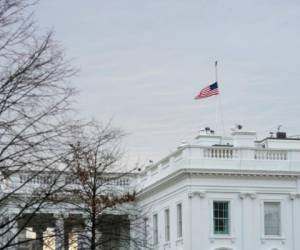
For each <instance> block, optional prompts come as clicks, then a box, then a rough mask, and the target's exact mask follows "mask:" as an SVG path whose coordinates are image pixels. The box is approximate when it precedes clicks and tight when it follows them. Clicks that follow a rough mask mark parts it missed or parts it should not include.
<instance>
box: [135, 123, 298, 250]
mask: <svg viewBox="0 0 300 250" xmlns="http://www.w3.org/2000/svg"><path fill="white" fill-rule="evenodd" d="M139 185H140V188H141V190H142V192H141V194H140V195H139V204H140V205H141V206H142V208H143V210H144V211H145V214H146V215H145V220H144V223H145V231H146V230H147V235H148V237H147V240H148V243H151V244H153V248H154V249H172V250H176V249H184V250H299V249H300V139H299V138H296V137H294V138H291V137H286V134H285V133H283V132H277V134H276V136H273V135H272V136H271V137H268V138H265V139H263V140H257V138H256V133H255V132H249V131H244V130H243V129H241V127H239V128H237V129H235V130H234V131H233V132H232V136H231V137H221V136H217V135H215V134H214V133H213V132H211V130H210V129H208V128H207V129H206V130H204V131H202V132H201V133H200V135H199V136H197V137H196V140H195V143H194V144H188V143H185V144H182V145H181V146H179V147H178V149H177V150H176V151H175V152H174V153H172V154H170V155H168V156H167V157H165V158H163V159H162V160H161V161H159V162H157V163H156V164H151V165H149V166H147V167H146V169H145V170H144V171H143V172H142V173H141V175H140V176H139Z"/></svg>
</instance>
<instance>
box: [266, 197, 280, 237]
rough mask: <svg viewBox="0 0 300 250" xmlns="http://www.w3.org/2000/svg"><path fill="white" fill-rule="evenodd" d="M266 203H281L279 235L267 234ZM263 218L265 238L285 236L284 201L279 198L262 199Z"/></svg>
mask: <svg viewBox="0 0 300 250" xmlns="http://www.w3.org/2000/svg"><path fill="white" fill-rule="evenodd" d="M265 203H278V204H279V215H280V218H279V234H278V235H271V234H270V235H269V234H266V230H265ZM261 220H262V223H261V224H262V238H265V239H268V238H269V239H276V238H279V239H281V238H283V235H284V234H283V231H284V230H283V229H284V228H283V220H284V214H283V201H282V200H279V199H264V200H262V201H261Z"/></svg>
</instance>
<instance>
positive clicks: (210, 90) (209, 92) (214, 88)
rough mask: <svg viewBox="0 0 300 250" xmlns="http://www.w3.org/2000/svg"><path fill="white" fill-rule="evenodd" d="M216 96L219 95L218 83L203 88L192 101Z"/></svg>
mask: <svg viewBox="0 0 300 250" xmlns="http://www.w3.org/2000/svg"><path fill="white" fill-rule="evenodd" d="M218 94H219V88H218V82H214V83H213V84H210V85H208V86H206V87H205V88H203V89H202V90H201V91H200V93H199V94H198V95H197V96H195V98H194V99H203V98H206V97H210V96H213V95H218Z"/></svg>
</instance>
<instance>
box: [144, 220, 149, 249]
mask: <svg viewBox="0 0 300 250" xmlns="http://www.w3.org/2000/svg"><path fill="white" fill-rule="evenodd" d="M147 240H148V218H144V247H145V246H147Z"/></svg>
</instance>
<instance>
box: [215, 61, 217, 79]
mask: <svg viewBox="0 0 300 250" xmlns="http://www.w3.org/2000/svg"><path fill="white" fill-rule="evenodd" d="M217 67H218V61H215V72H216V82H218V69H217Z"/></svg>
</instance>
